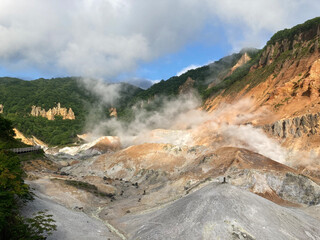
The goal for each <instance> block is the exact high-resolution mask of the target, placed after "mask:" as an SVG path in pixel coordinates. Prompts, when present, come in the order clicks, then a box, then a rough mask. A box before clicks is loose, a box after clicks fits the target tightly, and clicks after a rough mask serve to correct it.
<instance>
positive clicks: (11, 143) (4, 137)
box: [0, 114, 27, 150]
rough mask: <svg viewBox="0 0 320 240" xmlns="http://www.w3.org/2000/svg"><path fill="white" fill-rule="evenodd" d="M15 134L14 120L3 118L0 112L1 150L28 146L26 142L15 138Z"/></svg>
mask: <svg viewBox="0 0 320 240" xmlns="http://www.w3.org/2000/svg"><path fill="white" fill-rule="evenodd" d="M14 136H15V133H14V131H13V126H12V122H11V121H9V120H8V119H5V118H3V117H2V115H1V114H0V150H1V149H10V148H19V147H27V145H26V144H24V143H22V142H21V141H18V140H17V139H14Z"/></svg>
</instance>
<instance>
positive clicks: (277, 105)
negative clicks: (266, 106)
mask: <svg viewBox="0 0 320 240" xmlns="http://www.w3.org/2000/svg"><path fill="white" fill-rule="evenodd" d="M283 105H284V104H283V103H277V104H276V105H274V109H276V110H278V109H279V108H280V107H281V106H283Z"/></svg>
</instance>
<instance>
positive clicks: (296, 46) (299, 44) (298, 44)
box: [293, 43, 301, 48]
mask: <svg viewBox="0 0 320 240" xmlns="http://www.w3.org/2000/svg"><path fill="white" fill-rule="evenodd" d="M300 46H301V43H296V44H295V45H294V46H293V47H294V48H299V47H300Z"/></svg>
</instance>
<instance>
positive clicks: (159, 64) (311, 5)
mask: <svg viewBox="0 0 320 240" xmlns="http://www.w3.org/2000/svg"><path fill="white" fill-rule="evenodd" d="M319 12H320V4H318V1H317V0H309V1H300V0H290V1H289V0H282V1H278V0H268V1H266V0H254V1H253V0H242V1H237V0H224V1H219V0H162V1H148V0H136V1H128V0H94V1H92V0H68V1H63V0H56V1H45V0H30V1H25V0H15V1H12V0H2V1H1V2H0V76H10V77H19V78H22V79H26V80H30V79H36V78H40V77H43V78H52V77H63V76H83V77H88V79H89V78H92V77H93V78H98V79H103V80H105V81H108V82H112V81H123V80H126V81H131V82H132V83H134V82H137V79H140V80H141V79H146V80H150V81H157V80H161V79H168V78H170V77H171V76H174V75H176V74H177V73H178V72H181V70H183V69H185V68H187V67H188V66H192V65H193V66H201V65H205V64H208V63H209V62H212V61H214V60H218V59H220V58H222V57H224V56H226V55H229V54H231V53H234V52H239V51H240V50H241V49H242V48H243V47H256V48H261V47H263V46H264V44H265V43H266V41H267V40H268V39H269V38H270V37H271V36H272V34H273V33H275V32H276V31H278V30H281V29H283V28H290V27H292V26H294V25H296V24H299V23H303V22H304V21H306V20H308V19H310V18H313V17H316V16H318V14H319Z"/></svg>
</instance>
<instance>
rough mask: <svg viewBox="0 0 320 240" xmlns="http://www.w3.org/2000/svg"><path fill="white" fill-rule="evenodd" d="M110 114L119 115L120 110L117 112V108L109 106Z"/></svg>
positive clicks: (111, 115)
mask: <svg viewBox="0 0 320 240" xmlns="http://www.w3.org/2000/svg"><path fill="white" fill-rule="evenodd" d="M109 116H110V117H115V118H116V117H118V112H117V109H116V108H113V107H112V108H109Z"/></svg>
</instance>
